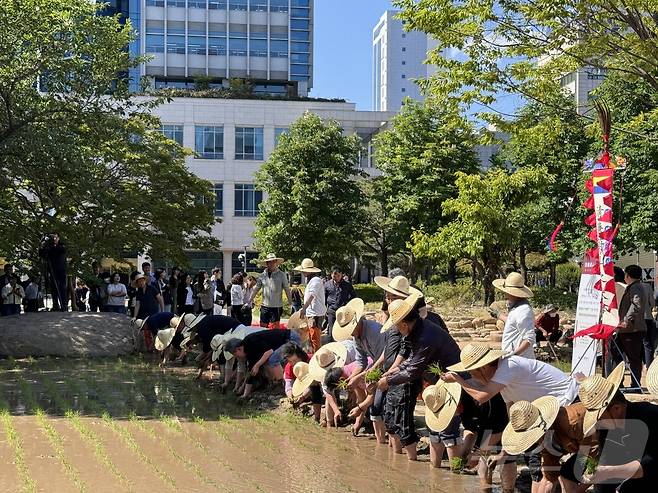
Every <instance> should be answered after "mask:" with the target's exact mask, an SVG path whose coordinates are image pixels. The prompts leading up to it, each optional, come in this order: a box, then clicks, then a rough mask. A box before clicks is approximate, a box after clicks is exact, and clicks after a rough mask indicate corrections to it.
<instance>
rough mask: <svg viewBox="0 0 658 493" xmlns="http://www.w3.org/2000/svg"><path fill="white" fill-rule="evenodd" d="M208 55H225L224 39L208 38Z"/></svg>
mask: <svg viewBox="0 0 658 493" xmlns="http://www.w3.org/2000/svg"><path fill="white" fill-rule="evenodd" d="M208 55H226V38H208Z"/></svg>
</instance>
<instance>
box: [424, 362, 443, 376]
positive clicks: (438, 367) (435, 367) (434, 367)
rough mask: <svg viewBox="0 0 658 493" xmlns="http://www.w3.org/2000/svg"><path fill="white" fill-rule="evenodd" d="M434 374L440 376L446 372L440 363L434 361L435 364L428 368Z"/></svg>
mask: <svg viewBox="0 0 658 493" xmlns="http://www.w3.org/2000/svg"><path fill="white" fill-rule="evenodd" d="M427 370H428V371H429V372H430V373H431V374H432V375H436V376H437V377H440V376H441V375H443V374H444V373H445V371H444V370H443V368H441V365H439V364H438V363H434V364H433V365H430V366H429V368H428V369H427Z"/></svg>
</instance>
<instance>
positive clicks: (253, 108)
mask: <svg viewBox="0 0 658 493" xmlns="http://www.w3.org/2000/svg"><path fill="white" fill-rule="evenodd" d="M307 111H310V112H313V113H315V114H317V115H319V116H320V117H321V118H322V119H324V120H329V119H331V120H336V121H338V122H340V123H341V124H342V126H343V129H344V131H345V133H347V134H352V133H356V134H357V135H359V136H360V137H361V139H362V140H363V142H364V146H365V148H366V149H367V148H368V147H369V143H370V141H371V140H372V137H373V136H374V135H375V134H376V133H377V132H378V131H379V130H380V129H381V128H382V127H383V126H384V125H385V123H386V121H387V120H388V118H390V116H391V115H390V114H388V113H382V112H374V111H356V107H355V105H354V104H352V103H337V102H322V101H272V100H253V99H248V100H245V99H209V98H194V97H192V98H174V100H173V101H172V102H170V103H167V104H164V105H162V106H160V107H159V108H158V109H157V110H155V114H157V115H158V116H159V117H160V119H161V122H162V131H163V133H164V134H165V135H167V136H168V137H170V138H171V139H173V140H176V141H177V142H178V143H180V144H182V145H184V146H185V147H188V148H190V149H192V150H193V151H194V152H195V156H193V157H188V158H187V163H188V166H189V169H190V170H191V171H192V172H194V173H195V174H196V175H197V176H199V177H201V178H204V179H206V180H208V181H209V182H210V183H211V184H212V190H213V192H214V193H215V202H214V211H215V216H216V217H217V218H218V219H219V220H220V221H221V222H220V223H218V224H216V225H215V226H214V228H213V234H214V236H216V237H217V238H219V239H220V240H221V242H222V246H221V251H218V252H189V257H190V261H191V264H192V267H193V268H194V269H210V268H212V267H214V266H223V270H224V273H225V278H228V277H229V276H230V275H232V274H234V273H236V272H238V271H239V270H241V269H242V263H241V261H240V259H239V255H240V254H241V253H244V252H245V250H246V252H247V259H248V260H251V259H253V258H256V257H257V255H258V254H257V253H256V252H255V251H254V246H253V243H254V238H253V232H254V220H255V218H256V216H257V214H258V206H259V204H260V203H261V201H262V200H263V199H264V198H265V197H264V196H263V193H262V192H261V191H259V190H256V188H255V186H254V174H255V173H256V171H257V170H258V169H259V168H260V167H261V166H262V164H263V162H264V161H265V160H267V158H268V157H269V155H270V153H271V152H272V150H273V149H274V148H275V146H276V143H277V140H278V138H279V136H280V135H281V134H282V133H284V132H285V131H286V130H287V129H288V128H289V127H290V126H291V124H292V123H293V122H294V121H295V120H297V119H298V118H299V117H301V116H302V115H303V114H304V113H305V112H307ZM360 166H361V168H362V169H363V170H364V171H366V172H369V173H370V174H376V173H377V170H376V169H374V168H373V163H372V159H371V157H370V155H369V153H367V152H365V151H364V153H363V156H362V159H361V161H360Z"/></svg>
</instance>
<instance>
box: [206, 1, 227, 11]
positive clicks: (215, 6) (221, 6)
mask: <svg viewBox="0 0 658 493" xmlns="http://www.w3.org/2000/svg"><path fill="white" fill-rule="evenodd" d="M208 8H209V9H210V10H226V0H209V2H208Z"/></svg>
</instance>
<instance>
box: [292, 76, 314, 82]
mask: <svg viewBox="0 0 658 493" xmlns="http://www.w3.org/2000/svg"><path fill="white" fill-rule="evenodd" d="M308 79H309V77H308V75H294V74H293V75H291V76H290V80H297V81H300V82H308Z"/></svg>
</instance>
